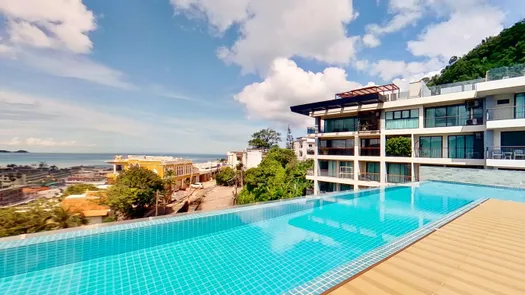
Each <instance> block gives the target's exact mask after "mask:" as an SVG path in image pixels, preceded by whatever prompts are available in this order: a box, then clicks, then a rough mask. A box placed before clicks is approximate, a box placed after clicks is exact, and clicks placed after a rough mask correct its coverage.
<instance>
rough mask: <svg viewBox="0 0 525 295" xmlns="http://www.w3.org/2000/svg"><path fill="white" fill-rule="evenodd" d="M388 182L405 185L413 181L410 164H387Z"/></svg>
mask: <svg viewBox="0 0 525 295" xmlns="http://www.w3.org/2000/svg"><path fill="white" fill-rule="evenodd" d="M386 171H387V182H390V183H405V182H410V181H411V173H410V164H394V163H387V165H386Z"/></svg>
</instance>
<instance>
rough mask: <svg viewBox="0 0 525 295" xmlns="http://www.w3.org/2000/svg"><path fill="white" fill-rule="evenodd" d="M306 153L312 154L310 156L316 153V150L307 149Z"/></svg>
mask: <svg viewBox="0 0 525 295" xmlns="http://www.w3.org/2000/svg"><path fill="white" fill-rule="evenodd" d="M306 154H307V155H310V156H312V155H315V150H314V149H307V150H306Z"/></svg>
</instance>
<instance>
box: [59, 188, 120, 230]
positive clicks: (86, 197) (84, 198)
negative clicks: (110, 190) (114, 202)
mask: <svg viewBox="0 0 525 295" xmlns="http://www.w3.org/2000/svg"><path fill="white" fill-rule="evenodd" d="M100 193H101V192H90V191H88V192H85V193H83V194H81V195H70V196H67V197H66V198H65V199H64V200H63V201H62V202H61V203H60V206H61V207H62V208H64V209H66V210H70V211H71V212H78V213H81V214H82V215H84V216H85V217H86V218H87V220H88V221H89V224H96V223H102V221H103V219H104V218H105V217H107V216H108V215H109V213H110V212H111V210H110V209H109V207H108V206H106V205H101V204H100Z"/></svg>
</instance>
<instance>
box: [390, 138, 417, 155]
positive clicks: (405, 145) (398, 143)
mask: <svg viewBox="0 0 525 295" xmlns="http://www.w3.org/2000/svg"><path fill="white" fill-rule="evenodd" d="M410 146H411V140H410V138H408V137H393V138H390V139H388V140H387V141H386V146H385V150H386V155H387V156H392V157H410V156H411V155H412V152H411V147H410Z"/></svg>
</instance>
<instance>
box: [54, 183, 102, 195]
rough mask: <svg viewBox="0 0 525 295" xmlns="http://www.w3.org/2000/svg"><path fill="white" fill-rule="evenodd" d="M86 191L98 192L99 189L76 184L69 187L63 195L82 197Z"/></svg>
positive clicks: (90, 185)
mask: <svg viewBox="0 0 525 295" xmlns="http://www.w3.org/2000/svg"><path fill="white" fill-rule="evenodd" d="M86 191H98V188H97V187H96V186H94V185H92V184H84V183H82V184H74V185H70V186H68V187H67V188H66V189H65V190H64V194H62V196H63V197H67V196H70V195H81V194H83V193H85V192H86Z"/></svg>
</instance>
